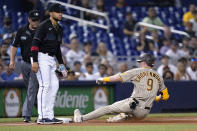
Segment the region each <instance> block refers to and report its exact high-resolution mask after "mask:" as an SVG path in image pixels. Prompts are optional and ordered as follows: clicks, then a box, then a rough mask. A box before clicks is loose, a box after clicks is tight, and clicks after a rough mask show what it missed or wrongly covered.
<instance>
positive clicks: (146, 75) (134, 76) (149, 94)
mask: <svg viewBox="0 0 197 131" xmlns="http://www.w3.org/2000/svg"><path fill="white" fill-rule="evenodd" d="M137 61H138V62H139V68H136V69H131V70H128V71H126V72H124V73H121V74H117V75H114V76H110V77H104V78H99V79H98V80H97V83H106V82H116V81H121V82H132V83H133V84H134V90H133V93H132V95H131V97H129V98H127V99H124V100H122V101H118V102H115V103H114V104H112V105H108V106H105V107H101V108H99V109H97V110H95V111H93V112H90V113H88V114H86V115H81V113H80V111H79V110H78V109H76V110H75V111H74V122H83V121H87V120H91V119H95V118H98V117H100V116H103V115H105V114H113V113H121V114H119V115H117V116H115V117H112V118H109V119H107V121H108V122H116V121H120V120H124V119H126V118H128V117H131V116H132V117H135V118H138V119H142V118H144V117H146V116H147V115H148V114H149V112H150V110H151V107H152V105H153V102H154V101H159V100H167V99H168V98H169V94H168V90H167V88H166V86H165V85H164V82H163V79H162V77H161V76H159V74H158V73H157V72H156V71H154V70H153V69H152V67H153V65H154V58H153V56H152V55H150V54H146V53H145V54H142V55H141V56H140V57H139V59H138V60H137ZM158 93H160V95H159V96H157V94H158Z"/></svg>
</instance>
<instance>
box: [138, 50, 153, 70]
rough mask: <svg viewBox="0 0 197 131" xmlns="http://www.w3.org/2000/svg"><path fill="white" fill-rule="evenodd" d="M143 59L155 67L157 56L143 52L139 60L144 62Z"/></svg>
mask: <svg viewBox="0 0 197 131" xmlns="http://www.w3.org/2000/svg"><path fill="white" fill-rule="evenodd" d="M142 61H144V62H146V64H147V65H148V66H150V67H153V66H154V63H155V58H154V57H153V56H152V55H151V54H148V53H143V54H141V55H140V56H139V58H138V59H137V62H142Z"/></svg>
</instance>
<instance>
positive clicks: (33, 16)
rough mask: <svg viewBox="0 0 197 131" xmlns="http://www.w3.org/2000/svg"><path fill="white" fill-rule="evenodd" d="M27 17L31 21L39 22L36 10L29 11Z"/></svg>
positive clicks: (38, 14) (38, 13)
mask: <svg viewBox="0 0 197 131" xmlns="http://www.w3.org/2000/svg"><path fill="white" fill-rule="evenodd" d="M28 17H29V18H30V19H32V20H39V19H40V12H39V11H38V10H31V11H30V12H29V15H28Z"/></svg>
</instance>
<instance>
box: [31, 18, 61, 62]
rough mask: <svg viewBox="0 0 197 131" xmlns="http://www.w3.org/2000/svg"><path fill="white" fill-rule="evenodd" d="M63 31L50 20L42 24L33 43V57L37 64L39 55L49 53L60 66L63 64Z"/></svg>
mask: <svg viewBox="0 0 197 131" xmlns="http://www.w3.org/2000/svg"><path fill="white" fill-rule="evenodd" d="M62 37H63V30H62V27H61V26H60V25H59V24H58V25H57V27H54V26H53V25H52V22H51V20H50V19H47V20H45V21H43V22H42V23H40V25H39V26H38V28H37V29H36V33H35V35H34V38H33V42H32V47H31V51H32V55H33V59H34V62H37V61H38V60H37V57H38V55H37V53H38V52H42V53H47V54H48V55H50V56H56V58H57V60H58V62H59V64H63V60H62V54H61V50H60V44H61V43H62Z"/></svg>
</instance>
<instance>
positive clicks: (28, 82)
mask: <svg viewBox="0 0 197 131" xmlns="http://www.w3.org/2000/svg"><path fill="white" fill-rule="evenodd" d="M21 72H22V75H23V80H24V83H25V87H26V89H27V95H26V98H25V101H24V103H23V110H22V116H29V117H31V116H32V110H33V106H34V103H35V99H36V96H37V92H38V87H39V85H38V80H37V77H36V74H35V73H33V72H32V71H31V64H30V63H27V62H25V61H22V63H21Z"/></svg>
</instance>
